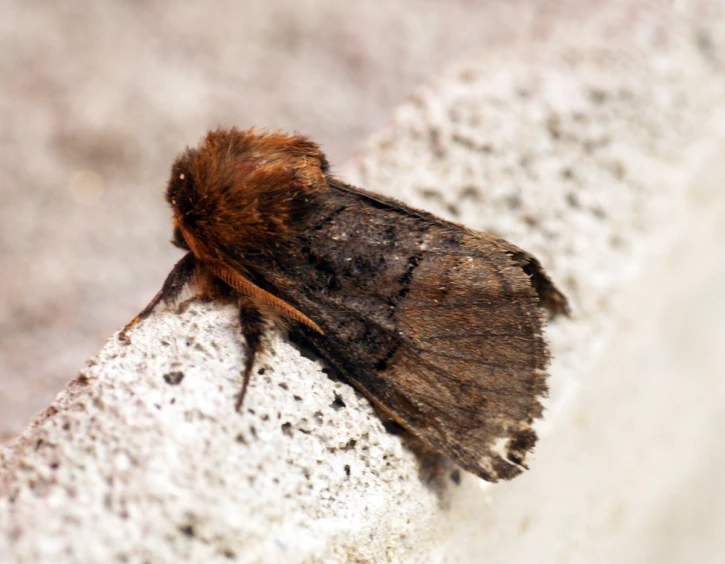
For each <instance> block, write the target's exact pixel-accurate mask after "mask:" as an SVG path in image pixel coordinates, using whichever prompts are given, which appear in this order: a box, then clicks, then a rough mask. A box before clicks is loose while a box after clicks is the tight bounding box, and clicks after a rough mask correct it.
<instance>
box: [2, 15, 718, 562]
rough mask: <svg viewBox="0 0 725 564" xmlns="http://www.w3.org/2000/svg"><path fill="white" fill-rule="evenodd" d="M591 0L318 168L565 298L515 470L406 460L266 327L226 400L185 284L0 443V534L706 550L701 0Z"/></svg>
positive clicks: (594, 557) (712, 139) (207, 543)
mask: <svg viewBox="0 0 725 564" xmlns="http://www.w3.org/2000/svg"><path fill="white" fill-rule="evenodd" d="M612 6H613V8H612V9H611V10H610V11H605V12H604V13H603V14H598V16H600V17H598V18H597V19H595V20H594V19H592V20H587V22H588V23H587V24H586V25H584V24H582V25H581V26H578V25H572V22H571V21H569V22H562V23H561V26H560V27H558V26H556V25H554V26H553V29H551V30H549V32H550V36H548V39H546V40H544V39H541V41H540V42H538V43H532V44H526V45H508V46H506V47H505V48H504V47H502V48H500V49H498V50H496V51H492V52H487V53H486V54H485V55H483V56H481V57H478V58H476V59H473V60H471V61H469V62H467V63H465V64H462V65H459V66H458V67H456V68H454V69H452V70H451V71H450V72H448V73H447V74H446V75H445V76H443V77H441V78H440V80H438V81H436V82H435V83H433V84H431V85H430V86H428V87H425V88H421V89H420V90H418V91H417V92H416V93H415V94H414V95H413V96H412V97H411V99H410V100H409V101H408V102H407V103H406V104H404V105H403V106H402V107H401V108H400V109H399V110H398V111H397V112H396V114H395V116H394V118H393V119H392V121H391V123H390V124H389V126H388V127H387V128H386V129H385V130H384V131H382V132H381V133H380V134H379V135H377V136H375V137H374V138H373V139H372V140H371V141H370V142H369V143H368V144H366V145H365V146H363V147H362V148H361V150H360V151H359V153H358V155H357V157H356V159H355V160H354V161H353V162H352V163H351V165H350V166H349V167H347V168H346V169H344V171H343V170H341V171H340V172H341V174H342V173H344V175H345V177H346V178H348V179H350V180H351V181H352V182H355V183H359V184H360V185H363V186H365V187H368V188H370V189H374V190H379V191H382V192H386V193H389V194H392V195H395V196H397V197H400V198H401V199H404V200H406V201H407V202H408V203H410V204H412V205H416V206H420V207H425V208H427V209H429V210H431V211H434V212H436V213H439V214H441V215H444V216H446V217H448V218H451V219H455V220H458V221H462V222H465V223H466V224H468V225H470V226H472V227H475V228H480V229H487V230H490V231H492V232H495V233H497V234H500V235H502V236H504V237H507V238H509V239H511V240H512V241H513V242H515V243H517V244H519V245H521V246H522V247H524V248H527V249H529V250H532V251H533V252H535V253H536V254H537V255H539V256H540V257H541V259H542V261H543V262H544V264H545V265H546V266H547V267H548V268H549V270H550V271H551V272H552V275H553V276H554V278H555V279H556V280H557V281H558V282H559V283H560V284H561V285H562V286H563V288H564V289H565V290H566V291H567V292H568V293H569V295H570V296H571V298H572V301H573V306H574V310H575V315H574V317H573V318H572V320H570V321H562V322H557V323H555V324H553V325H552V326H551V327H550V330H549V338H550V341H551V344H552V349H553V351H554V354H555V361H554V364H553V366H552V369H551V372H552V378H551V384H552V394H551V398H550V401H549V405H548V407H549V411H548V414H547V418H546V420H545V422H544V424H542V425H541V428H542V431H543V434H544V435H545V437H544V440H542V441H541V442H540V444H539V445H538V446H537V450H536V453H535V456H534V459H533V461H532V463H531V470H530V471H529V472H527V473H526V474H524V475H523V476H521V477H520V478H518V479H516V480H515V481H513V482H511V483H507V484H501V485H497V486H495V487H488V488H486V487H484V484H483V483H482V482H480V481H478V480H476V479H474V478H472V477H470V476H468V475H462V476H460V483H457V482H459V479H458V478H459V476H458V475H457V474H456V473H455V472H454V470H453V469H451V468H449V467H447V466H446V465H445V464H443V463H441V464H439V465H438V466H434V467H433V468H422V462H425V461H422V460H421V459H420V458H419V457H418V456H417V455H416V454H415V453H414V452H413V451H412V450H410V449H409V448H408V447H407V446H406V444H405V443H404V442H401V438H400V437H398V436H395V435H392V434H390V433H388V432H387V431H386V430H385V428H384V427H383V425H382V424H381V422H380V420H379V419H378V418H377V416H376V415H375V414H374V413H373V411H372V410H371V408H370V407H369V405H368V404H367V402H366V401H365V400H364V399H361V398H360V397H359V396H358V395H357V394H355V393H354V392H353V391H352V390H351V389H350V388H349V387H347V386H346V385H344V384H342V383H340V382H335V381H334V380H331V379H330V378H329V377H328V376H327V375H326V374H324V373H323V372H321V370H320V368H321V366H320V365H319V364H318V363H317V362H316V361H312V360H309V359H307V358H304V357H303V356H301V355H300V353H299V351H297V350H295V349H294V348H293V347H291V346H290V345H289V344H287V343H286V342H285V341H284V339H283V338H281V337H280V336H279V335H278V334H271V335H270V344H269V347H268V350H269V351H270V353H269V355H268V356H266V357H265V358H264V359H263V360H262V362H260V364H259V367H260V368H264V373H263V374H257V375H256V376H255V378H254V381H253V383H252V387H251V389H250V392H249V396H248V399H247V404H246V406H245V407H246V410H245V412H244V413H243V414H241V415H240V414H237V413H235V412H234V410H233V409H232V405H233V401H234V395H235V393H236V392H237V390H238V386H239V372H240V369H241V361H242V357H243V351H242V348H241V346H240V345H239V342H238V338H237V334H238V325H237V322H236V320H235V316H234V312H233V310H232V309H229V308H217V307H214V306H201V305H198V304H196V305H192V306H191V307H190V308H189V309H188V310H187V311H186V312H185V313H183V314H177V313H176V312H174V311H166V312H159V314H158V315H155V316H153V317H152V318H151V319H149V320H147V321H146V322H145V323H144V324H142V325H140V326H139V327H138V329H137V330H135V331H134V333H133V334H132V337H133V343H132V345H130V346H122V345H121V344H119V343H118V342H117V341H116V340H115V339H113V338H112V339H111V340H110V341H109V342H108V344H107V345H106V347H105V348H104V349H103V350H102V351H101V353H99V355H98V356H97V357H95V358H94V359H93V360H92V361H91V362H90V364H89V365H88V366H87V367H86V368H85V369H84V370H83V371H82V372H81V374H80V376H79V377H78V378H76V380H75V381H74V382H73V383H71V384H70V386H69V387H68V389H67V390H66V391H65V392H63V393H62V394H61V395H60V396H59V397H58V399H57V401H56V402H55V404H54V405H53V406H51V408H50V409H49V410H48V411H47V412H46V413H45V414H44V415H43V416H41V417H40V418H39V419H37V420H36V421H35V422H34V423H33V424H32V425H31V427H29V428H28V429H26V430H25V431H24V432H23V434H22V435H21V436H20V437H18V438H17V439H16V440H14V441H13V442H12V443H10V445H9V446H8V447H7V448H6V449H5V450H4V451H3V452H2V455H1V456H2V458H1V459H0V461H1V462H0V531H1V533H0V554H3V555H6V556H7V557H8V558H10V559H11V561H12V560H15V561H18V562H37V561H39V560H47V561H50V560H52V561H55V562H62V561H108V560H111V559H113V558H121V557H123V556H125V557H126V558H127V559H128V560H129V561H144V560H147V561H161V562H165V561H169V562H172V561H179V560H191V561H201V562H213V561H228V560H229V559H234V558H237V559H239V560H241V561H251V562H254V561H285V562H306V561H307V562H309V561H312V562H317V561H340V562H346V561H353V562H354V561H361V562H367V561H373V562H377V561H383V562H384V561H391V562H408V561H421V560H423V559H424V558H427V561H431V562H456V561H465V562H481V561H486V562H531V561H536V562H561V561H565V562H599V561H601V562H614V561H616V562H642V561H657V562H687V561H714V560H713V559H714V558H715V555H718V554H721V553H722V550H723V548H724V547H723V544H722V543H723V541H722V540H721V537H722V535H721V534H720V531H721V530H722V527H723V524H724V523H725V515H724V513H723V507H724V506H725V503H724V502H725V499H723V498H724V497H725V496H724V495H723V493H724V492H725V483H724V480H723V477H722V476H723V472H722V468H723V465H724V462H723V460H722V457H721V456H719V455H718V454H717V453H718V452H719V450H720V449H719V447H718V444H719V440H720V434H721V433H720V432H719V431H718V429H722V424H723V417H722V408H721V406H722V405H723V401H725V385H724V384H723V382H722V378H721V377H718V374H719V373H718V370H720V368H719V363H718V362H717V359H716V358H715V356H714V355H712V353H711V351H712V350H713V349H716V348H717V346H718V344H717V335H718V334H721V333H718V330H721V329H722V319H723V318H725V315H722V312H723V311H725V305H724V304H723V300H722V298H720V299H719V301H718V299H716V298H717V296H718V295H719V294H720V293H721V292H719V291H718V290H719V288H720V283H719V281H720V280H721V278H722V275H723V273H725V265H723V259H722V251H721V249H722V244H721V242H722V241H723V240H725V233H724V232H723V229H722V226H723V225H725V201H724V198H723V195H722V194H723V192H722V189H721V186H722V182H723V177H725V171H724V170H723V167H722V164H721V162H722V155H723V153H725V149H723V147H725V143H723V139H725V119H724V118H723V115H722V113H721V110H720V106H721V101H722V100H723V99H725V84H724V80H723V66H722V60H723V58H724V57H723V54H724V53H725V51H724V50H723V47H724V46H723V45H722V44H719V43H718V39H719V38H721V37H725V27H724V26H723V18H722V15H723V13H722V12H717V10H716V8H718V7H719V6H720V4H718V3H688V4H686V5H683V6H682V7H681V8H680V9H679V10H680V11H675V10H674V9H673V10H672V11H670V10H669V9H668V10H665V9H664V8H662V7H658V5H657V4H656V3H652V4H647V5H645V4H639V3H637V4H636V5H634V6H636V9H635V8H629V6H633V5H632V4H626V6H627V8H622V7H621V6H619V7H617V6H615V4H612ZM705 6H709V7H710V10H711V11H710V12H708V13H701V12H700V10H701V9H703V7H705ZM705 296H711V298H709V301H708V303H707V304H706V305H705V306H703V305H702V304H701V300H702V299H704V297H705ZM703 327H709V328H711V331H709V332H708V331H705V330H703V329H702V328H703ZM272 351H273V352H272ZM181 374H183V378H182V377H181ZM298 398H299V399H298Z"/></svg>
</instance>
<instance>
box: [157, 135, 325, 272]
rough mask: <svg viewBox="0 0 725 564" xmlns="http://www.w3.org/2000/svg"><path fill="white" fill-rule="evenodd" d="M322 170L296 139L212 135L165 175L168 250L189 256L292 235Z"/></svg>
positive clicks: (315, 155) (319, 185)
mask: <svg viewBox="0 0 725 564" xmlns="http://www.w3.org/2000/svg"><path fill="white" fill-rule="evenodd" d="M328 168H329V167H328V164H327V160H326V158H325V156H324V154H323V153H322V151H321V150H320V148H319V147H318V146H317V145H316V144H315V143H313V142H312V141H310V140H308V139H307V138H306V137H303V136H300V135H285V134H282V133H276V132H273V133H267V132H257V131H255V130H253V129H250V130H247V131H241V130H238V129H235V128H231V129H218V130H215V131H211V132H209V133H208V134H207V136H206V137H205V138H204V140H203V141H202V142H201V144H200V145H199V146H198V147H196V148H192V149H187V150H186V151H185V152H184V153H183V154H181V155H180V156H179V157H178V158H177V159H176V162H174V165H173V167H172V169H171V178H170V179H169V184H168V188H167V191H166V199H167V201H168V202H169V204H170V205H171V207H172V209H173V212H174V225H175V227H176V228H177V229H178V235H177V233H175V234H174V244H176V245H177V246H180V247H182V248H184V247H183V244H186V245H187V247H186V248H191V250H192V251H194V253H195V254H197V252H196V251H197V249H201V248H202V247H203V248H204V249H206V250H207V251H208V252H210V253H213V254H219V253H223V252H224V249H229V248H232V247H233V248H235V249H244V248H250V247H251V248H257V249H258V248H261V247H263V246H264V245H267V244H270V243H271V242H272V241H271V240H272V239H274V238H277V239H278V238H280V237H284V236H285V235H286V234H288V233H289V232H291V231H292V230H294V227H295V226H294V218H295V217H296V216H297V212H299V211H300V208H301V207H303V206H305V205H308V204H307V203H308V202H309V199H310V196H312V195H314V194H315V193H317V192H320V191H323V190H326V189H327V180H326V177H325V174H326V172H327V170H328ZM200 252H201V251H200ZM199 258H201V257H199ZM217 258H220V257H217Z"/></svg>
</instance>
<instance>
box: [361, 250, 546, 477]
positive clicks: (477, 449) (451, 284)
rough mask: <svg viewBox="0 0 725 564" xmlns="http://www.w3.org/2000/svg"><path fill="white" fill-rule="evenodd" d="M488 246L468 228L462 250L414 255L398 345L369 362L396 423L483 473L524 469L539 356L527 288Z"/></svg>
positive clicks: (536, 400) (541, 372) (541, 374)
mask: <svg viewBox="0 0 725 564" xmlns="http://www.w3.org/2000/svg"><path fill="white" fill-rule="evenodd" d="M497 247H498V245H497V244H496V242H495V239H494V238H488V237H485V236H481V237H475V236H474V237H470V238H467V240H466V241H465V242H464V243H463V244H462V246H461V250H462V251H463V253H464V256H459V255H453V256H452V255H449V254H446V253H437V252H430V253H426V254H425V255H424V256H423V258H422V259H421V261H420V264H419V266H418V267H417V268H416V270H415V272H414V273H413V275H412V277H411V281H410V285H409V292H408V293H407V294H406V299H405V300H402V301H401V303H400V304H399V305H398V308H397V311H396V315H395V319H396V327H397V328H398V330H399V332H400V335H401V337H402V338H401V346H400V347H399V348H398V349H397V350H396V351H395V352H394V353H393V355H392V356H391V357H390V359H389V360H388V361H387V363H386V366H385V367H384V368H383V367H382V365H379V368H381V370H379V371H378V375H379V377H382V379H383V380H384V381H385V384H386V388H387V389H386V390H385V391H382V390H375V393H376V394H378V395H380V396H383V397H382V398H380V399H382V404H384V406H387V407H388V409H387V411H389V412H392V413H391V414H392V416H393V417H394V418H396V419H399V420H400V423H402V424H403V425H404V426H406V427H408V428H409V429H410V430H411V431H412V432H413V433H414V434H416V435H418V436H420V437H421V438H423V439H424V440H426V441H427V442H429V443H430V444H431V445H432V446H434V447H435V448H438V449H439V450H441V451H443V452H444V453H446V454H447V455H448V456H450V457H451V458H453V459H454V460H455V461H456V462H457V463H458V464H459V465H460V466H462V467H463V468H464V469H465V470H468V471H469V472H473V473H475V474H477V475H479V476H481V477H483V478H485V479H486V480H489V481H497V480H498V479H510V478H512V477H514V476H516V475H518V474H520V473H521V471H522V470H523V469H524V468H526V466H525V458H526V455H527V453H528V451H529V450H531V448H532V447H533V446H534V443H535V442H536V434H535V432H534V430H533V429H532V428H531V424H532V422H533V420H534V419H535V418H537V417H540V416H541V414H542V406H541V403H540V398H542V397H543V396H545V395H546V393H547V386H546V380H545V378H546V373H545V369H546V366H547V364H548V350H547V347H546V343H545V341H544V339H543V335H542V324H543V321H542V313H541V310H540V308H539V307H538V299H537V295H536V293H535V291H534V289H533V287H532V285H531V282H530V280H529V278H528V276H527V275H526V274H525V273H524V271H523V270H522V269H521V267H520V266H518V265H517V264H516V263H515V261H514V260H513V259H512V258H511V257H510V256H509V255H507V254H505V253H502V252H501V251H500V250H499V249H498V248H497ZM400 414H402V417H401V415H400Z"/></svg>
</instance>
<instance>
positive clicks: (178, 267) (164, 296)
mask: <svg viewBox="0 0 725 564" xmlns="http://www.w3.org/2000/svg"><path fill="white" fill-rule="evenodd" d="M195 272H196V260H195V259H194V254H193V253H187V254H185V255H184V257H183V258H182V259H181V260H180V261H179V262H177V263H176V264H175V265H174V268H172V269H171V272H169V275H168V276H167V277H166V281H165V282H164V285H163V286H162V287H161V290H159V291H158V293H157V294H156V295H155V296H154V297H153V299H152V300H151V301H150V302H149V305H147V306H146V307H145V308H144V309H143V310H142V311H141V313H139V314H138V315H137V316H136V317H134V318H133V319H132V320H131V321H130V322H129V324H128V325H126V327H124V328H123V330H122V331H121V333H119V335H118V338H119V340H121V341H125V342H127V343H128V342H130V339H129V337H128V332H129V331H130V330H131V329H133V327H134V326H135V325H136V324H137V323H139V322H140V321H143V320H144V319H146V318H147V317H148V316H149V315H151V312H152V311H153V310H154V308H155V307H156V306H157V305H159V302H161V301H165V302H167V301H173V300H175V299H176V298H178V297H179V294H180V293H181V291H182V290H183V289H184V286H186V284H187V283H188V282H189V281H190V280H191V279H192V278H193V277H194V273H195Z"/></svg>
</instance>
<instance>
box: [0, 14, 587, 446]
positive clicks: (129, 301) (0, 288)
mask: <svg viewBox="0 0 725 564" xmlns="http://www.w3.org/2000/svg"><path fill="white" fill-rule="evenodd" d="M574 4H575V3H573V2H536V1H526V2H518V1H514V2H512V1H508V2H500V1H496V0H486V1H473V0H389V1H386V2H379V1H376V0H360V1H356V2H338V1H335V0H264V1H262V0H259V1H256V0H255V1H245V2H231V1H219V2H195V3H192V2H162V1H153V0H146V1H141V0H139V1H135V2H128V1H127V2H122V1H107V2H96V3H90V2H80V1H78V0H67V1H65V2H57V3H51V2H42V1H12V0H4V1H3V2H2V3H0V123H1V124H2V126H1V127H0V144H1V147H0V172H1V174H2V178H3V181H2V183H0V195H1V196H2V199H1V200H0V202H1V203H0V272H2V281H1V282H0V381H1V382H2V385H1V386H0V441H1V440H4V439H8V438H10V437H11V436H12V435H13V434H15V433H17V432H18V431H19V430H20V429H22V428H23V426H24V425H25V424H26V423H27V422H28V421H29V420H30V418H31V416H32V414H33V413H35V412H36V411H37V410H39V409H41V408H42V407H44V406H46V405H47V404H48V402H49V401H50V400H51V399H52V398H53V397H54V396H55V394H56V393H57V392H58V391H60V390H61V389H62V388H63V386H64V384H65V383H66V382H67V381H68V380H70V379H71V378H73V377H74V375H75V373H76V372H77V370H78V369H79V368H80V367H81V366H82V365H83V362H84V360H85V359H86V358H88V357H90V356H91V355H93V354H94V353H95V352H96V351H97V350H98V349H99V348H100V347H101V345H102V344H103V343H104V341H105V340H106V339H107V338H108V337H109V336H110V335H111V333H112V332H113V331H115V330H116V329H118V328H120V327H121V326H123V325H124V324H125V323H126V322H127V321H128V320H129V319H130V318H131V317H133V315H135V314H136V313H137V312H138V311H139V310H140V309H141V308H142V307H143V306H144V305H145V304H146V303H147V302H148V301H149V299H150V298H151V297H152V296H153V294H154V293H155V292H156V291H157V290H158V288H159V287H160V285H161V283H162V281H163V279H164V277H165V275H166V274H167V273H168V271H169V270H170V268H171V266H172V265H173V263H174V262H175V260H176V259H177V258H178V257H179V252H178V250H176V249H175V248H173V247H172V246H171V245H170V244H169V239H170V235H171V229H170V222H169V212H168V210H167V208H166V204H165V202H164V200H163V189H164V184H165V182H166V179H167V174H168V170H169V167H170V165H171V162H172V160H173V158H174V156H175V154H176V153H177V152H179V151H180V150H182V149H183V148H184V147H185V146H186V145H189V144H196V143H197V141H198V140H199V138H200V137H201V136H202V135H203V134H204V132H205V131H206V130H207V129H208V128H211V127H216V126H218V125H237V126H239V127H243V128H246V127H249V126H253V125H257V126H261V127H267V128H281V129H285V130H297V131H300V132H304V133H307V134H309V135H310V136H312V138H313V139H315V140H316V141H318V142H319V143H320V144H321V145H322V146H323V148H324V150H325V151H326V152H327V154H328V156H329V157H330V160H331V162H332V164H333V167H334V166H335V165H340V164H341V163H343V162H344V161H345V160H346V159H347V158H348V157H349V156H351V155H352V154H353V151H354V148H355V145H356V143H359V142H361V141H362V140H364V138H365V136H366V135H367V134H369V133H371V132H373V131H375V130H376V129H378V128H380V127H381V125H383V124H384V123H385V121H386V119H387V116H389V114H390V112H391V110H392V109H393V108H395V106H396V105H397V104H399V103H400V102H401V101H403V100H404V99H405V98H406V97H407V96H408V95H409V93H410V92H411V91H412V89H413V88H415V87H416V86H418V85H420V84H421V83H424V82H425V81H426V80H427V79H429V78H430V77H433V76H435V75H436V73H438V72H439V71H440V70H442V69H443V68H444V67H445V66H446V65H448V64H450V63H451V62H453V61H456V60H459V59H461V58H463V57H465V56H467V55H469V54H474V53H477V52H480V51H482V50H484V49H486V48H487V46H493V45H495V44H500V43H501V42H509V41H514V40H518V39H521V40H524V41H526V40H527V38H531V37H534V36H536V35H538V34H541V33H546V29H547V21H551V19H552V18H554V19H555V18H556V17H557V11H559V12H560V11H569V12H571V11H572V10H574V9H577V10H582V9H586V4H587V2H579V3H576V4H578V7H576V8H575V7H573V5H574Z"/></svg>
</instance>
